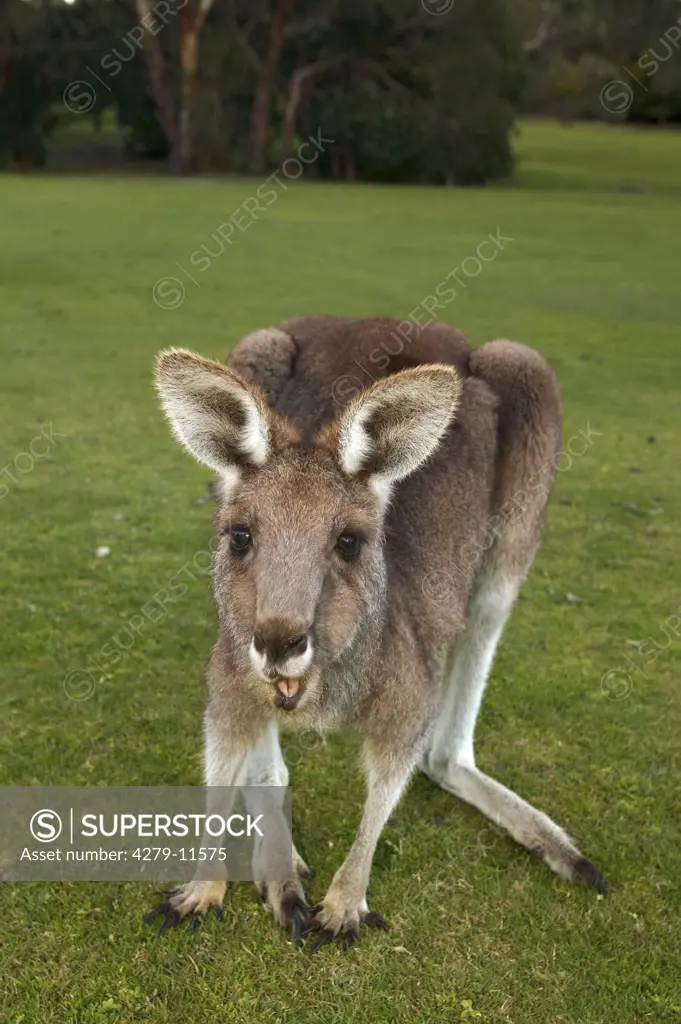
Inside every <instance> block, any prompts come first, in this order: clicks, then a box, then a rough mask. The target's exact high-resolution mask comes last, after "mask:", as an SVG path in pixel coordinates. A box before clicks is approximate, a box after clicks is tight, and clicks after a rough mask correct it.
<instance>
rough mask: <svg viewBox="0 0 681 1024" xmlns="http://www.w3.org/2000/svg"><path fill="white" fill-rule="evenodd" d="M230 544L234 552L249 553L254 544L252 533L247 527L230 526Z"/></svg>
mask: <svg viewBox="0 0 681 1024" xmlns="http://www.w3.org/2000/svg"><path fill="white" fill-rule="evenodd" d="M229 543H230V546H231V548H232V551H239V552H243V551H248V549H249V548H250V546H251V544H252V543H253V538H252V537H251V531H250V530H249V529H248V527H247V526H230V528H229Z"/></svg>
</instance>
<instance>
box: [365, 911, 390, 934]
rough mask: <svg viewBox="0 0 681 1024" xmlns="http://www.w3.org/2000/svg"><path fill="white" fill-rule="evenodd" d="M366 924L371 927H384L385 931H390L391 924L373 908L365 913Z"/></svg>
mask: <svg viewBox="0 0 681 1024" xmlns="http://www.w3.org/2000/svg"><path fill="white" fill-rule="evenodd" d="M364 924H368V925H369V927H370V928H382V929H383V931H384V932H389V931H390V926H389V925H388V924H387V923H386V922H385V921H384V920H383V918H382V917H381V915H380V914H375V913H374V912H373V910H370V911H369V913H368V914H366V915H365V917H364Z"/></svg>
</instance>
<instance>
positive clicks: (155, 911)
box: [142, 903, 166, 924]
mask: <svg viewBox="0 0 681 1024" xmlns="http://www.w3.org/2000/svg"><path fill="white" fill-rule="evenodd" d="M165 912H166V905H165V903H159V904H158V906H156V907H153V908H152V909H151V910H150V911H149V912H148V913H147V914H145V915H144V917H143V918H142V920H143V921H144V923H145V924H151V922H152V921H153V920H154V918H155V917H158V915H159V914H165Z"/></svg>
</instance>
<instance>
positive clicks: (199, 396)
mask: <svg viewBox="0 0 681 1024" xmlns="http://www.w3.org/2000/svg"><path fill="white" fill-rule="evenodd" d="M155 382H156V387H157V389H158V391H159V394H160V396H161V403H162V405H163V409H164V411H165V414H166V416H167V417H168V420H169V421H170V425H171V427H172V430H173V433H174V434H175V436H176V437H177V439H178V440H179V441H180V442H181V443H182V444H183V445H184V446H185V448H187V450H188V451H190V452H191V454H192V455H193V456H194V457H195V458H196V459H198V460H199V462H204V463H205V464H206V465H207V466H210V467H211V469H214V470H217V471H218V472H220V471H224V470H226V469H229V468H233V467H239V466H244V465H251V466H262V465H263V464H264V463H265V462H266V461H267V457H268V455H269V452H270V443H271V428H272V413H271V411H270V409H269V407H268V405H267V402H266V400H265V397H264V395H263V394H262V393H261V392H260V391H259V389H258V388H257V387H256V386H255V385H253V384H248V383H247V382H246V381H245V380H242V378H241V377H239V376H238V374H236V373H234V372H233V371H232V370H229V369H228V368H227V367H226V366H222V365H221V364H220V363H215V362H213V361H212V360H211V359H204V358H203V357H202V356H199V355H196V353H194V352H188V351H187V349H183V348H170V349H166V350H165V351H164V352H161V353H160V354H159V356H158V359H157V361H156V378H155Z"/></svg>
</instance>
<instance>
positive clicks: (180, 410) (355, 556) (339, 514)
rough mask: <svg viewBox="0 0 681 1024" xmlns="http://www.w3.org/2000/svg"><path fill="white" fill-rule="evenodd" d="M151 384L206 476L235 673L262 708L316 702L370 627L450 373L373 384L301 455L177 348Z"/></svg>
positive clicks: (246, 389) (442, 425)
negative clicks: (387, 544)
mask: <svg viewBox="0 0 681 1024" xmlns="http://www.w3.org/2000/svg"><path fill="white" fill-rule="evenodd" d="M156 385H157V388H158V390H159V392H160V395H161V399H162V403H163V406H164V409H165V412H166V415H167V417H168V419H169V421H170V424H171V426H172V428H173V431H174V433H175V435H176V436H177V438H178V439H179V440H180V441H181V442H182V444H184V445H185V447H186V448H187V449H188V450H189V451H190V452H191V453H192V455H194V456H195V457H196V458H197V459H198V460H199V461H200V462H203V463H205V464H206V465H208V466H210V467H211V468H212V469H213V470H215V471H216V473H217V475H218V486H217V489H216V493H217V501H216V509H215V524H216V530H217V533H218V536H219V538H220V543H219V545H218V548H217V551H216V557H215V571H214V587H215V595H216V599H217V603H218V607H219V611H220V623H221V629H222V630H223V631H225V632H226V634H227V638H228V641H229V646H230V648H231V651H232V655H233V658H234V659H235V662H236V664H237V666H238V668H239V670H240V671H241V672H243V674H244V675H245V676H246V677H247V678H248V679H249V681H250V683H251V685H252V686H253V688H254V689H255V690H256V692H257V693H258V695H259V700H260V701H261V702H262V703H263V704H264V705H266V706H267V707H269V708H270V709H271V708H279V709H281V710H282V711H288V712H290V711H292V710H293V709H294V708H296V707H297V706H298V705H299V703H300V702H304V703H312V702H314V701H315V700H319V699H320V694H321V680H322V678H323V674H324V669H325V667H326V666H328V665H329V663H330V662H333V661H336V660H337V659H339V658H340V657H341V656H342V655H343V654H344V653H345V652H346V651H348V650H349V649H350V648H351V647H352V645H353V643H354V642H355V641H356V642H357V643H361V635H362V625H363V624H364V623H366V622H367V620H368V619H369V620H371V619H372V618H375V617H376V616H377V615H378V614H380V611H381V607H382V602H383V600H384V594H385V585H386V584H385V561H384V553H383V541H382V531H381V527H382V522H383V517H384V513H385V509H386V505H387V503H388V501H389V497H390V491H391V488H392V485H393V484H394V483H395V482H396V481H398V480H400V479H402V478H403V477H405V476H407V475H408V474H409V473H412V472H413V471H414V470H415V469H417V468H418V467H419V466H420V465H421V464H422V463H423V462H424V460H425V459H427V458H428V456H429V455H430V454H431V453H432V452H433V451H434V450H435V448H436V447H437V445H438V444H439V442H440V440H441V438H442V436H443V434H444V432H445V430H446V429H447V426H448V424H449V423H450V421H451V419H452V417H453V415H454V411H455V408H456V404H457V401H458V396H459V390H460V383H459V379H458V377H457V374H456V372H455V371H454V370H453V369H452V368H451V367H449V366H444V365H439V364H430V365H424V366H418V367H415V368H413V369H408V370H403V371H402V372H400V373H396V374H395V375H394V376H391V377H386V378H384V379H382V380H379V381H377V382H376V383H375V384H373V385H372V386H371V387H369V388H367V389H366V390H365V391H363V392H362V393H361V394H359V395H358V396H357V397H356V398H355V399H353V401H351V402H350V403H349V405H348V406H347V407H346V408H345V409H344V410H343V411H342V413H341V414H340V416H339V417H338V419H337V420H335V421H334V422H333V423H331V424H327V425H326V426H324V427H323V428H322V429H321V430H320V432H319V434H318V436H317V437H316V438H315V440H314V441H313V442H312V443H305V442H303V441H302V440H301V438H300V435H299V434H298V432H297V430H296V429H295V427H294V426H293V425H292V424H291V423H289V422H287V421H286V420H284V419H283V418H282V417H280V416H279V415H278V414H277V413H276V412H275V411H274V410H273V409H272V408H270V407H269V405H268V403H267V400H266V398H265V396H264V395H263V393H262V392H261V391H260V390H259V388H257V387H256V386H255V385H253V384H251V383H249V382H247V381H246V380H244V379H242V378H241V377H240V376H238V375H237V374H236V373H234V372H233V371H232V370H230V369H229V368H228V367H226V366H223V365H221V364H220V363H215V362H212V361H211V360H208V359H204V358H202V357H201V356H198V355H196V354H194V353H192V352H188V351H186V350H184V349H170V350H167V351H165V352H162V353H161V354H160V356H159V358H158V362H157V367H156Z"/></svg>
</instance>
